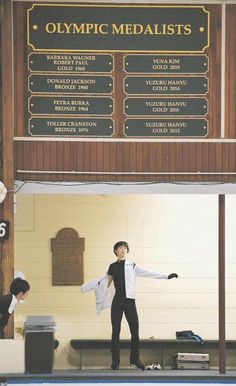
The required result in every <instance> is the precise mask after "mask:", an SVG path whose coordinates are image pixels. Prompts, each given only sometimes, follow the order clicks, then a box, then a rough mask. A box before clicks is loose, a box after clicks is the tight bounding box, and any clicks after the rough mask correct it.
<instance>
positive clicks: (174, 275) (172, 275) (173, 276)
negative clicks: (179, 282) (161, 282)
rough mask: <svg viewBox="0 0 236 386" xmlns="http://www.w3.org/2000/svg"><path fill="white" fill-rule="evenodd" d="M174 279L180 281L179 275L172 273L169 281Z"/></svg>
mask: <svg viewBox="0 0 236 386" xmlns="http://www.w3.org/2000/svg"><path fill="white" fill-rule="evenodd" d="M173 278H176V279H178V275H177V273H170V274H169V276H168V279H173Z"/></svg>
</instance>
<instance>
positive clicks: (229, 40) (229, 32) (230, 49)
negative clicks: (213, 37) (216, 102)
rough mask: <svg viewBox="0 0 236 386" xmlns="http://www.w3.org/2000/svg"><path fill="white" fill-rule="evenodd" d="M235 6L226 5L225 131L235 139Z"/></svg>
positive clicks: (229, 136)
mask: <svg viewBox="0 0 236 386" xmlns="http://www.w3.org/2000/svg"><path fill="white" fill-rule="evenodd" d="M235 37H236V4H228V5H226V47H225V52H226V55H225V70H226V71H225V131H226V136H227V137H228V138H236V38H235Z"/></svg>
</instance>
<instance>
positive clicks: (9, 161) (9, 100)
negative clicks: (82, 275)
mask: <svg viewBox="0 0 236 386" xmlns="http://www.w3.org/2000/svg"><path fill="white" fill-rule="evenodd" d="M12 10H13V5H12V0H1V11H2V12H1V46H2V146H3V156H2V158H3V166H2V178H3V183H4V185H5V186H6V188H7V190H8V193H7V196H6V198H5V200H4V202H3V208H2V215H3V218H4V220H8V221H10V236H9V240H7V241H5V242H4V244H3V246H2V259H1V271H2V276H3V282H2V292H3V293H8V292H9V287H10V283H11V281H12V279H13V276H14V229H13V226H14V192H13V190H14V161H13V136H14V129H13V122H14V120H13V112H14V109H13V39H12V36H13V35H12V24H13V20H12V19H13V18H12ZM4 337H5V338H13V337H14V322H13V318H11V319H10V321H9V323H8V326H7V327H6V329H5V333H4Z"/></svg>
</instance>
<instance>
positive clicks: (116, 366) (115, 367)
mask: <svg viewBox="0 0 236 386" xmlns="http://www.w3.org/2000/svg"><path fill="white" fill-rule="evenodd" d="M119 366H120V360H119V359H118V358H112V362H111V369H112V370H114V371H117V370H119Z"/></svg>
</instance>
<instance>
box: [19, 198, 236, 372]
mask: <svg viewBox="0 0 236 386" xmlns="http://www.w3.org/2000/svg"><path fill="white" fill-rule="evenodd" d="M226 204H227V205H226V219H227V221H226V230H227V238H226V246H227V250H226V260H227V270H226V273H227V338H228V339H236V326H235V324H236V300H235V292H236V284H235V273H236V262H235V257H234V255H235V252H234V251H235V242H236V241H235V235H234V233H235V231H234V230H235V222H236V220H235V219H236V198H235V196H234V195H232V196H230V195H229V196H227V198H226ZM64 227H72V228H74V229H75V230H76V231H77V232H78V233H79V235H80V236H81V237H84V238H85V253H84V271H85V277H84V279H85V281H87V280H90V279H92V278H95V277H99V276H102V275H103V274H104V273H105V272H106V270H107V268H108V266H109V264H110V263H112V262H113V261H115V255H114V254H113V252H112V248H113V245H114V243H115V242H116V241H118V240H126V241H127V242H128V243H129V245H130V254H129V259H131V260H134V261H135V262H136V263H137V264H139V265H140V266H143V267H145V268H147V269H151V270H156V271H160V272H165V273H171V272H177V273H178V274H179V279H178V280H170V281H168V280H151V279H145V278H143V279H142V278H138V279H137V282H136V292H137V307H138V311H139V318H140V338H145V339H147V338H149V337H151V336H154V337H155V338H160V339H165V338H166V339H175V332H176V331H177V330H185V329H192V330H194V332H196V333H197V334H199V335H201V336H202V337H203V338H204V339H217V338H218V294H217V291H218V279H217V269H218V196H217V195H211V194H208V195H154V194H140V195H139V194H135V195H62V194H61V195H51V194H49V195H46V194H44V195H30V194H27V195H17V201H16V216H15V269H17V270H19V271H22V272H24V273H25V275H26V278H27V279H28V280H29V281H30V284H31V288H32V290H31V293H30V295H29V297H28V299H27V302H26V303H25V304H24V305H19V306H18V308H17V311H16V312H15V321H16V323H15V324H16V330H17V331H19V328H20V327H22V324H23V322H24V319H25V317H26V316H27V315H37V314H44V315H46V314H48V315H53V316H54V318H55V321H56V323H57V328H58V330H57V332H56V338H57V339H59V341H60V346H59V348H58V350H57V352H56V358H55V368H76V367H77V366H78V364H76V363H73V361H71V360H70V346H69V342H70V340H71V339H76V338H78V339H79V338H97V337H99V338H104V339H105V338H107V339H110V335H111V326H110V313H109V310H108V309H107V310H105V311H103V313H102V314H101V315H100V316H97V315H96V311H95V301H94V295H93V293H87V294H82V293H81V291H80V287H79V286H52V257H51V250H50V239H51V238H54V237H55V236H56V234H57V232H58V231H59V230H60V229H61V228H64ZM129 336H130V335H129V330H128V326H127V323H126V321H125V320H124V321H123V324H122V333H121V338H129ZM16 338H20V335H19V334H17V333H16Z"/></svg>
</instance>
